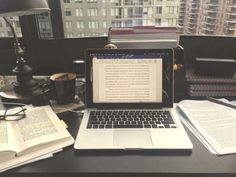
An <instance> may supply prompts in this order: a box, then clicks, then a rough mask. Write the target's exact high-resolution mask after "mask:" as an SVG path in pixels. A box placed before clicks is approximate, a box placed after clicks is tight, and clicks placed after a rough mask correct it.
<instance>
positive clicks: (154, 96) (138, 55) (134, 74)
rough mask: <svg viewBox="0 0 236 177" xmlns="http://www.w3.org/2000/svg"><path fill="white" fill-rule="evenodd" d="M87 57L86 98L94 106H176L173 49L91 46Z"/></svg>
mask: <svg viewBox="0 0 236 177" xmlns="http://www.w3.org/2000/svg"><path fill="white" fill-rule="evenodd" d="M87 57H88V59H87V60H86V69H87V71H89V72H87V74H86V75H87V76H88V77H87V78H86V81H87V88H86V90H87V96H86V98H87V99H86V101H87V103H89V105H90V106H91V107H99V106H103V107H113V106H114V107H128V108H132V107H134V108H136V107H137V108H139V107H141V108H143V107H144V106H147V107H150V106H151V107H156V106H160V107H170V106H172V103H173V98H172V97H173V94H172V91H173V89H172V87H173V76H172V69H173V54H172V50H170V49H115V50H107V49H104V50H88V51H87ZM89 105H88V104H87V106H89Z"/></svg>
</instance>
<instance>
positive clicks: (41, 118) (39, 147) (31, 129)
mask: <svg viewBox="0 0 236 177" xmlns="http://www.w3.org/2000/svg"><path fill="white" fill-rule="evenodd" d="M15 109H16V108H15ZM3 111H4V110H2V111H0V113H1V115H2V112H3ZM10 111H14V110H10ZM25 115H26V117H25V118H22V119H20V120H17V121H9V120H8V121H7V120H1V121H0V157H1V158H0V172H3V171H6V170H8V169H11V168H14V167H17V166H20V165H23V164H27V163H31V162H34V161H37V160H41V159H45V158H48V157H52V156H53V154H54V153H56V152H59V151H62V149H63V148H64V147H66V146H69V145H72V144H73V143H74V139H73V138H72V136H71V135H70V134H69V132H68V131H67V129H66V127H65V124H63V123H62V121H61V120H60V119H59V118H58V117H57V115H56V114H55V113H54V112H53V111H52V109H51V107H50V106H41V107H27V108H26V110H25ZM13 117H14V116H13Z"/></svg>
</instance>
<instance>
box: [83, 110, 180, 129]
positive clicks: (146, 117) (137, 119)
mask: <svg viewBox="0 0 236 177" xmlns="http://www.w3.org/2000/svg"><path fill="white" fill-rule="evenodd" d="M176 127H177V126H176V124H175V123H174V121H173V119H172V117H171V114H170V112H169V111H163V110H147V111H144V110H142V111H136V110H125V111H123V110H122V111H119V110H118V111H117V110H98V111H91V112H90V116H89V121H88V124H87V128H94V129H98V128H100V129H104V128H176Z"/></svg>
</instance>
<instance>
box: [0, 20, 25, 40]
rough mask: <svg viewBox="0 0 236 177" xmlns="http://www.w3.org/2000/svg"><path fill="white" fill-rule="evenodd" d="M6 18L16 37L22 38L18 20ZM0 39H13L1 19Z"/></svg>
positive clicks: (9, 29) (9, 30) (7, 26)
mask: <svg viewBox="0 0 236 177" xmlns="http://www.w3.org/2000/svg"><path fill="white" fill-rule="evenodd" d="M7 18H8V19H9V21H10V22H11V24H12V26H13V28H14V29H15V32H16V35H17V37H22V33H21V27H20V22H19V18H18V17H7ZM0 37H13V34H12V31H11V28H10V27H9V25H8V24H7V23H6V22H5V20H4V19H3V18H1V17H0Z"/></svg>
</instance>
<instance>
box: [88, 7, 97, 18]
mask: <svg viewBox="0 0 236 177" xmlns="http://www.w3.org/2000/svg"><path fill="white" fill-rule="evenodd" d="M97 15H98V9H96V8H89V9H88V16H90V17H94V16H97Z"/></svg>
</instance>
